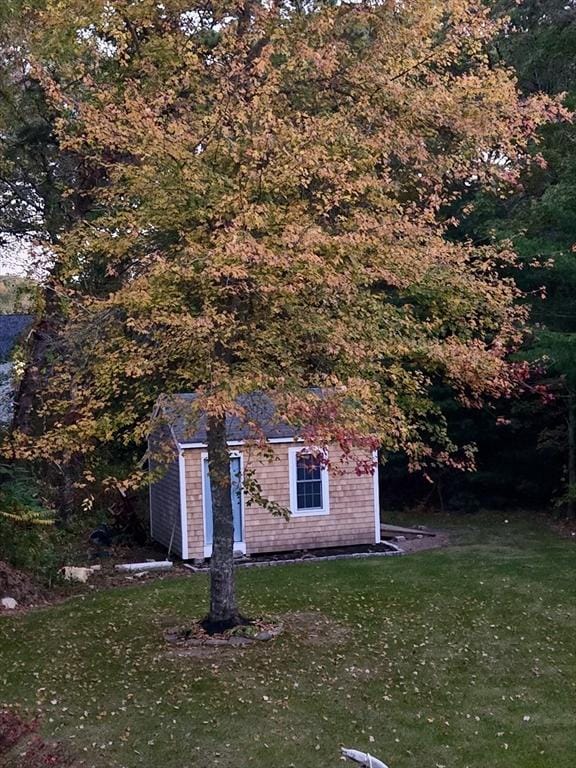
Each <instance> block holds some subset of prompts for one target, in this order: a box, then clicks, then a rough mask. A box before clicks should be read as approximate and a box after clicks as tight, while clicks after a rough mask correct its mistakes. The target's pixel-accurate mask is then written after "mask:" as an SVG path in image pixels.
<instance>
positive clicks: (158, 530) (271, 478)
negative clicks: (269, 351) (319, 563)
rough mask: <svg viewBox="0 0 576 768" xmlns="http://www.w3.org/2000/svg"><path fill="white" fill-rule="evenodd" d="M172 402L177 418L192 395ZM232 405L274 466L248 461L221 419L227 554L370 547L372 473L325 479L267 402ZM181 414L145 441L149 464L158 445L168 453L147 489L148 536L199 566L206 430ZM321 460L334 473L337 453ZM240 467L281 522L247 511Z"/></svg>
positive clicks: (375, 527)
mask: <svg viewBox="0 0 576 768" xmlns="http://www.w3.org/2000/svg"><path fill="white" fill-rule="evenodd" d="M177 400H178V401H179V404H180V405H181V406H183V409H184V411H185V409H186V404H187V403H190V404H191V403H192V402H193V400H194V395H193V394H182V395H178V396H177ZM240 400H241V404H242V406H243V407H244V408H245V411H246V414H247V416H248V419H247V421H248V420H249V421H252V422H256V423H258V424H259V425H260V428H261V430H262V432H263V433H264V435H265V437H266V440H267V442H268V443H269V446H270V449H271V451H272V453H273V455H274V460H273V461H268V459H267V458H263V457H261V456H256V455H254V454H255V452H254V450H253V449H252V450H250V448H251V446H250V434H249V428H248V427H247V426H246V424H245V423H244V422H241V421H240V420H239V419H237V418H236V417H230V418H229V419H228V422H227V436H228V446H229V450H230V471H231V478H232V506H233V510H234V540H235V544H234V548H235V551H236V552H242V553H245V554H247V555H251V554H257V553H272V552H287V551H291V550H295V549H297V550H301V549H316V548H328V547H342V546H350V545H364V544H374V543H378V542H379V541H380V506H379V498H378V469H377V466H376V469H375V471H374V473H373V474H356V473H355V472H353V471H347V472H342V471H341V470H338V471H330V469H328V468H325V467H323V466H321V465H320V464H319V463H318V462H317V461H315V460H314V457H313V456H312V454H311V453H310V452H309V450H308V446H306V445H305V444H304V443H303V442H302V441H301V440H300V439H299V437H298V433H297V430H296V429H295V428H294V427H293V426H291V425H289V424H286V423H283V422H281V421H280V420H279V419H278V418H277V417H276V416H275V408H274V405H273V403H272V401H271V400H270V399H269V398H268V397H267V396H265V395H263V394H260V393H254V394H252V395H246V396H244V397H243V398H240ZM183 409H182V408H181V407H179V408H178V409H176V410H175V411H173V412H172V415H171V414H169V413H168V414H166V413H164V417H165V418H164V420H163V426H162V427H161V428H160V429H159V430H157V431H155V432H154V433H153V434H152V435H151V436H150V448H151V451H150V453H151V455H152V456H153V455H154V448H155V447H156V444H157V443H158V441H164V442H166V441H168V442H171V443H172V444H173V446H174V449H175V451H174V456H175V458H174V460H173V461H172V463H170V464H169V466H168V467H167V469H166V470H165V471H164V473H163V474H162V476H161V477H160V478H159V479H155V480H151V483H150V534H151V537H152V538H153V539H154V540H155V541H157V542H159V543H161V544H163V545H164V546H166V547H169V546H170V545H171V549H172V552H175V553H176V554H178V555H179V556H180V557H181V558H182V559H184V560H188V559H203V558H206V557H210V555H211V553H212V506H211V504H212V501H211V491H210V477H209V471H208V455H207V445H206V422H205V419H204V418H202V417H201V418H200V419H198V421H197V423H196V424H195V426H193V427H192V428H190V427H189V426H187V420H186V418H185V417H184V416H183V415H182V413H183ZM328 452H329V459H330V463H331V464H332V465H333V466H335V467H337V466H338V464H339V463H340V462H339V460H340V459H341V448H340V447H339V446H337V445H333V446H328ZM366 458H367V459H371V458H375V456H374V455H372V456H369V455H368V456H367V457H366ZM248 467H249V468H250V470H251V471H252V472H253V473H254V477H255V479H256V480H257V481H258V482H259V484H260V486H261V489H262V494H263V496H264V497H265V498H267V499H269V500H271V501H274V502H276V503H277V504H279V505H281V506H282V507H284V508H285V509H287V510H289V511H290V516H289V518H288V519H285V518H283V517H278V516H274V515H272V513H271V512H270V511H269V510H268V509H266V508H263V507H260V506H257V505H254V504H248V502H247V499H246V498H245V493H244V491H243V488H242V476H243V473H244V471H245V470H246V469H247V468H248ZM151 468H152V470H153V469H154V466H153V464H152V467H151Z"/></svg>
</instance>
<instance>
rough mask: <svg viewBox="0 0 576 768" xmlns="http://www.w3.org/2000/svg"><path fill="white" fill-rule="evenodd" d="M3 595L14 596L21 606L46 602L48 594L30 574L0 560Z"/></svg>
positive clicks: (0, 592) (0, 585)
mask: <svg viewBox="0 0 576 768" xmlns="http://www.w3.org/2000/svg"><path fill="white" fill-rule="evenodd" d="M3 597H13V598H14V600H16V602H17V603H18V605H19V606H31V605H39V604H42V603H45V602H46V598H47V595H46V593H45V592H44V590H43V589H42V588H41V587H40V586H38V584H36V583H35V582H34V581H33V580H32V579H31V578H30V576H28V574H26V573H24V572H23V571H18V570H16V568H12V566H10V565H8V563H5V562H4V561H2V560H0V598H3ZM0 611H3V609H2V607H1V606H0ZM5 612H6V613H9V611H5Z"/></svg>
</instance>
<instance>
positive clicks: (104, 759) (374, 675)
mask: <svg viewBox="0 0 576 768" xmlns="http://www.w3.org/2000/svg"><path fill="white" fill-rule="evenodd" d="M404 522H408V520H404ZM410 522H417V521H415V520H414V519H411V520H410ZM430 523H431V524H432V525H434V524H438V520H437V519H432V520H431V521H430ZM442 523H446V521H445V520H443V521H442ZM449 525H450V526H451V527H452V528H453V530H454V533H453V535H454V540H455V541H456V542H457V546H455V547H453V548H451V549H448V550H443V551H435V552H425V553H422V554H418V555H412V556H410V557H405V558H380V559H378V558H373V559H367V560H353V561H335V562H327V563H322V564H314V563H307V564H303V565H297V566H282V567H276V568H269V569H266V568H263V569H248V570H244V571H241V572H240V573H239V576H238V581H239V590H240V594H241V601H242V605H243V607H244V610H245V612H247V613H249V614H250V613H252V614H256V613H259V612H267V613H275V614H285V613H290V612H299V613H304V614H310V613H313V614H316V615H317V616H318V619H319V623H320V629H321V631H324V632H325V634H326V638H325V642H324V643H319V642H318V640H317V638H316V639H315V638H314V637H310V636H308V635H306V634H302V633H301V632H299V630H298V627H301V626H302V621H303V620H302V618H300V619H297V620H295V621H294V625H295V626H292V628H291V629H290V626H291V622H290V621H289V622H288V624H289V630H288V631H287V632H286V633H285V634H284V635H283V636H282V637H281V638H279V639H278V640H276V641H274V642H272V643H269V644H266V643H262V644H258V645H257V646H253V647H250V648H247V649H234V650H233V651H227V652H226V653H225V654H224V655H221V656H218V657H216V658H211V659H194V658H171V657H169V656H168V655H167V654H166V649H165V646H164V644H163V640H162V629H163V628H164V627H167V626H171V625H174V624H177V623H182V622H185V621H186V620H190V619H193V618H197V617H200V616H201V615H202V613H203V610H204V606H205V604H206V599H207V580H206V579H205V577H204V576H198V575H193V576H190V577H186V578H183V579H174V580H166V581H163V582H156V583H152V584H148V585H139V586H134V587H128V588H122V589H116V590H111V591H107V592H99V593H95V594H90V595H87V596H85V597H81V598H78V597H77V598H74V599H72V600H71V601H69V602H67V603H65V604H62V605H58V606H55V607H51V608H48V609H45V610H39V611H36V612H32V613H30V614H28V615H24V616H15V617H10V618H3V619H1V620H0V700H1V702H2V703H5V704H19V705H21V706H22V707H23V708H24V709H25V710H26V711H27V712H29V713H35V712H37V711H39V710H40V711H41V712H42V713H43V718H44V719H43V722H44V725H43V730H44V732H45V733H46V734H49V735H51V736H55V737H57V738H60V739H64V740H66V741H68V740H70V744H71V745H72V747H73V748H74V749H75V750H76V751H77V752H79V753H81V754H82V756H83V758H84V759H85V760H86V763H87V764H88V765H96V766H104V765H107V766H111V768H115V767H116V766H126V767H127V768H130V767H131V766H140V765H146V766H161V767H162V768H171V767H172V766H174V767H176V766H184V767H186V766H198V767H200V766H221V767H226V768H228V767H229V768H232V767H234V768H247V767H248V766H256V767H257V768H290V767H291V766H293V767H294V768H325V767H326V766H329V765H336V764H338V763H337V762H336V761H337V760H338V748H339V745H340V744H344V745H345V746H348V747H355V748H357V749H361V750H369V751H370V752H371V753H373V754H374V755H376V756H378V757H380V758H381V759H383V760H384V761H385V762H387V763H389V765H390V768H428V767H430V768H438V767H444V766H445V768H466V767H468V768H504V766H506V768H574V766H575V765H576V639H575V638H576V602H575V599H574V596H575V576H576V567H575V566H576V543H575V542H573V541H569V540H562V539H559V538H557V537H556V536H555V535H554V534H552V533H551V532H549V531H548V530H547V529H546V528H545V527H544V526H543V525H541V524H540V523H538V522H534V521H528V520H524V519H522V518H521V517H518V518H512V519H511V520H510V522H509V523H505V522H504V520H503V517H502V516H500V517H497V516H474V517H468V518H465V519H464V520H463V521H460V522H457V521H453V522H452V523H449ZM305 619H306V621H305V623H306V622H307V623H308V624H310V617H309V616H308V617H307V618H306V617H305Z"/></svg>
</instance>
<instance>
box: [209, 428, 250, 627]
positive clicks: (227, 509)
mask: <svg viewBox="0 0 576 768" xmlns="http://www.w3.org/2000/svg"><path fill="white" fill-rule="evenodd" d="M208 467H209V470H210V485H211V489H212V510H213V519H214V525H213V538H212V557H211V559H210V613H209V614H208V616H207V617H206V618H205V619H204V622H203V625H204V627H205V628H206V629H207V630H208V631H210V632H222V631H223V630H225V629H229V628H231V627H235V626H237V625H238V624H240V623H242V617H241V616H240V613H239V612H238V606H237V604H236V588H235V583H234V517H233V513H232V496H231V490H232V488H231V480H230V454H229V453H228V444H227V440H226V416H224V415H223V416H209V417H208Z"/></svg>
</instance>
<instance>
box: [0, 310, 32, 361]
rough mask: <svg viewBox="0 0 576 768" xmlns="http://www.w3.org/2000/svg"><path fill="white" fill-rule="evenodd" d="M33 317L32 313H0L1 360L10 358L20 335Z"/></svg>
mask: <svg viewBox="0 0 576 768" xmlns="http://www.w3.org/2000/svg"><path fill="white" fill-rule="evenodd" d="M33 319H34V318H33V316H32V315H0V362H2V361H3V360H6V359H7V358H8V355H9V354H10V352H11V350H12V347H13V346H14V344H15V343H16V340H17V339H18V336H20V334H21V333H23V332H24V331H25V330H26V329H27V328H28V326H30V325H31V324H32V320H33Z"/></svg>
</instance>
